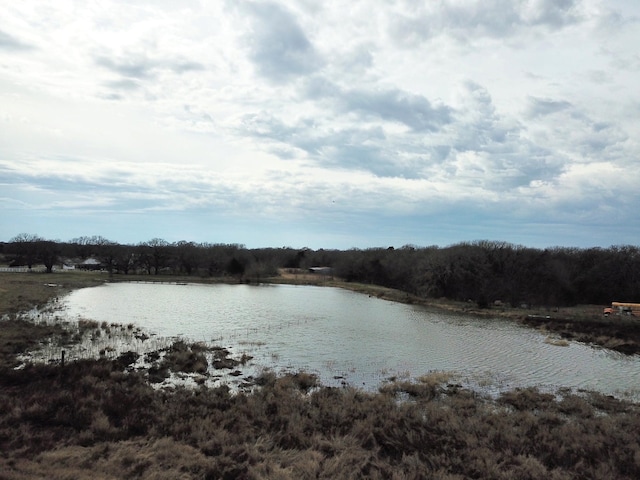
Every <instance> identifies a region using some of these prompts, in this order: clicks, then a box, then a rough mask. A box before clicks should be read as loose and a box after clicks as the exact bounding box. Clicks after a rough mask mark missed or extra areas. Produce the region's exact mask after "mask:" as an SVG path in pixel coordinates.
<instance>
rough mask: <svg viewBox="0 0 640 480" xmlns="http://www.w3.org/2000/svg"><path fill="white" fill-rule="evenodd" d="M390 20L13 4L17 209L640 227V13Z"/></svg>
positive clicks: (10, 161)
mask: <svg viewBox="0 0 640 480" xmlns="http://www.w3.org/2000/svg"><path fill="white" fill-rule="evenodd" d="M374 3H375V4H373V5H372V3H371V2H368V1H354V2H351V3H349V4H348V5H347V4H344V3H342V2H322V3H317V2H308V1H297V2H281V1H242V2H214V3H209V4H202V3H201V2H195V1H193V2H180V3H179V4H178V3H173V2H148V3H145V2H135V3H130V2H115V1H107V2H101V3H76V2H56V3H55V4H50V3H48V2H38V1H34V2H12V3H11V4H10V5H8V6H7V8H6V9H5V12H3V26H2V28H1V29H0V105H2V108H1V109H0V124H1V126H2V128H0V182H2V183H3V184H4V185H6V186H8V187H7V189H6V190H5V191H3V194H2V197H3V198H2V202H3V205H4V206H5V207H6V209H7V211H10V212H12V213H11V215H12V216H14V217H16V218H17V216H19V215H21V212H24V211H29V212H30V215H33V218H34V219H35V218H38V215H40V214H39V213H38V212H39V211H43V212H44V211H45V210H46V211H47V212H48V213H47V214H49V215H51V213H52V212H57V214H60V215H64V216H65V218H66V219H67V221H70V222H72V221H73V218H76V217H74V215H76V216H78V217H77V218H79V217H80V216H82V215H83V212H84V213H85V214H87V215H89V213H90V214H91V215H95V214H100V213H101V212H102V213H103V214H104V213H105V212H109V214H110V215H111V216H112V218H120V217H118V215H119V214H122V215H129V214H130V215H135V214H140V212H145V215H149V216H150V217H149V218H152V216H153V215H156V214H158V215H160V214H161V212H165V214H168V213H167V212H180V214H181V215H184V216H185V218H186V217H188V216H189V215H194V218H196V217H197V218H201V217H198V216H200V215H205V214H206V215H224V216H229V217H233V218H236V219H245V220H244V221H246V222H248V224H249V225H251V224H252V219H254V218H256V219H257V218H262V219H270V220H269V221H279V222H282V221H284V220H283V218H285V217H286V218H291V219H295V220H296V221H297V222H298V223H297V225H298V227H297V228H296V231H298V232H301V231H304V229H305V228H308V229H309V231H311V230H313V231H314V232H315V231H316V230H315V229H316V227H317V222H318V221H319V220H318V219H323V221H326V222H328V223H331V224H337V225H342V227H341V228H344V230H341V232H340V235H338V236H339V237H340V238H345V236H346V237H348V235H349V230H348V226H349V225H351V224H353V225H356V224H359V225H363V224H371V225H373V224H374V223H375V224H376V225H380V226H381V225H383V220H382V219H394V218H395V219H396V220H395V222H396V223H402V222H403V221H406V222H409V223H411V222H418V223H416V224H415V225H413V226H405V227H403V229H402V231H403V232H414V233H411V235H422V234H424V230H421V228H422V227H420V226H419V224H420V222H424V221H425V219H426V218H430V219H431V220H430V221H429V222H427V223H432V222H438V221H441V222H442V221H444V220H443V219H444V218H447V219H448V220H447V222H449V223H448V225H449V226H448V227H447V231H450V232H451V233H450V235H451V236H452V237H451V239H450V241H449V243H453V242H455V241H457V240H459V239H461V238H462V237H464V238H466V239H468V238H469V235H472V232H470V231H469V229H472V228H474V226H475V227H476V228H478V231H482V232H483V233H485V232H486V228H488V227H487V225H495V226H496V227H495V228H498V227H497V226H500V225H507V224H511V225H521V227H518V230H519V231H520V232H521V234H522V232H526V229H527V228H528V227H527V225H532V224H534V223H535V224H538V223H539V222H538V220H539V219H541V218H547V219H549V220H550V221H551V220H553V221H557V222H562V223H563V224H565V225H570V224H571V222H572V221H575V222H576V225H577V224H579V225H580V228H588V225H589V222H596V221H598V222H603V221H605V220H607V219H609V220H608V221H612V220H611V219H616V221H617V222H619V226H620V228H627V229H628V231H630V232H631V231H636V230H637V229H638V228H640V225H639V221H638V219H637V218H636V217H637V215H636V214H635V213H634V212H635V211H637V207H639V206H640V205H639V203H640V202H639V201H640V198H639V195H638V193H636V192H637V188H636V186H637V185H638V182H639V181H640V178H639V177H638V176H639V175H640V174H639V173H636V172H637V171H640V170H639V169H637V168H635V167H637V162H638V158H639V157H640V144H639V142H638V141H637V140H636V138H635V133H636V132H637V131H638V129H639V128H640V120H639V117H638V112H639V111H640V108H639V107H638V106H639V105H640V91H638V89H637V88H636V86H637V84H638V81H639V80H640V78H639V77H640V57H639V56H638V53H637V52H636V49H635V45H637V44H638V41H640V38H639V36H638V29H637V28H636V26H637V22H638V18H639V17H640V11H639V10H640V7H638V6H637V5H636V4H635V3H633V2H625V1H623V0H618V1H613V2H606V3H605V2H603V1H600V0H562V1H551V0H527V1H525V0H518V1H511V0H490V1H482V2H481V1H479V0H477V1H476V0H473V1H467V2H461V1H458V0H446V1H443V2H439V3H437V4H436V3H429V2H426V3H425V2H413V1H409V0H405V1H401V2H392V3H389V2H374ZM9 186H10V188H9ZM203 212H205V213H203ZM612 212H615V214H612ZM42 215H44V213H43V214H42ZM474 215H475V217H474ZM457 216H458V217H457ZM311 217H313V219H314V220H313V221H311V220H310V218H311ZM470 217H471V218H476V222H475V223H474V222H471V223H469V221H468V219H469V218H470ZM43 218H44V217H43ZM216 218H218V217H216ZM455 218H460V219H465V220H464V222H462V223H464V224H465V226H464V227H463V226H460V230H459V235H460V238H455V235H456V233H455V228H454V227H452V226H451V225H455ZM356 219H357V220H356ZM218 220H219V221H222V220H220V219H218ZM385 221H386V220H385ZM16 222H17V220H16ZM34 222H35V220H34ZM150 222H151V220H150ZM159 222H160V221H159ZM314 222H315V223H314ZM409 223H407V225H409ZM16 224H17V223H16ZM159 224H161V222H160V223H159ZM5 225H6V223H5ZM34 225H37V222H36V223H34ZM234 225H236V224H234ZM305 225H307V227H305ZM594 225H595V223H594ZM52 228H53V227H52ZM113 228H115V226H114V227H113ZM380 228H383V227H380ZM514 228H515V227H514ZM594 228H596V227H595V226H594ZM634 229H636V230H634ZM289 230H290V229H289ZM463 230H464V231H463ZM207 231H209V230H207ZM243 231H244V230H243ZM556 231H557V230H556ZM420 232H422V233H420ZM16 233H19V232H17V231H14V230H13V229H11V227H6V226H5V227H3V229H2V230H0V235H4V236H5V237H7V238H9V237H11V236H13V235H15V234H16ZM37 233H40V234H42V235H47V232H37ZM89 233H94V232H78V235H79V234H89ZM97 233H100V232H97ZM374 233H375V232H374ZM351 234H352V235H353V236H354V238H359V239H362V236H361V234H359V233H357V232H356V231H355V230H354V231H351ZM407 234H409V233H407ZM503 234H504V235H503ZM140 235H142V236H143V237H147V235H144V234H140ZM157 235H160V236H162V235H161V233H158V234H157ZM301 235H302V234H301ZM508 235H509V231H508V230H500V231H498V230H496V232H495V234H493V235H491V236H492V237H493V238H500V237H502V238H505V239H507V240H509V236H508ZM537 235H538V234H536V235H534V236H532V238H534V237H535V238H538V240H537V241H539V236H537ZM599 235H600V236H599V237H598V238H604V239H611V242H612V243H619V241H617V240H616V237H615V235H614V234H613V233H611V234H610V235H609V236H606V235H605V234H603V233H602V232H599ZM52 236H54V235H52ZM55 236H59V235H55ZM486 236H487V235H484V234H483V235H482V237H483V238H486ZM302 237H303V238H308V235H302ZM326 238H328V239H329V238H332V239H335V238H337V236H336V235H329V234H327V237H326ZM385 238H386V237H385ZM519 238H520V240H519V241H520V242H522V240H521V237H519ZM625 238H631V235H630V234H629V236H627V237H625ZM116 239H117V238H116ZM236 241H239V242H241V243H246V241H245V239H243V238H239V239H237V240H236ZM532 241H533V240H532ZM549 241H550V243H551V244H561V243H563V242H562V239H556V240H555V241H553V242H551V240H549ZM602 241H605V240H602ZM371 242H372V243H373V244H375V243H376V242H375V239H373V238H372V239H371ZM282 243H283V244H295V239H291V240H288V239H283V241H282ZM399 243H429V240H428V239H426V238H425V239H421V238H407V239H405V240H404V241H402V240H401V241H400V242H399ZM326 246H331V245H326Z"/></svg>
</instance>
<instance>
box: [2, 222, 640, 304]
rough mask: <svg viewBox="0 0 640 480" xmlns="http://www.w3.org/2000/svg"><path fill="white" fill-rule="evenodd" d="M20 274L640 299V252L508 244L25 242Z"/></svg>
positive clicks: (594, 300) (18, 244)
mask: <svg viewBox="0 0 640 480" xmlns="http://www.w3.org/2000/svg"><path fill="white" fill-rule="evenodd" d="M0 249H1V250H0V253H2V254H3V255H4V259H5V263H6V264H9V265H11V266H22V265H24V266H27V267H29V268H31V267H32V266H34V265H38V264H42V265H44V266H45V267H46V269H47V270H48V271H51V270H52V269H53V268H54V267H55V266H56V265H59V264H61V263H62V261H67V260H68V259H81V260H86V259H89V258H90V259H94V260H96V261H97V262H96V264H95V265H96V266H99V268H101V269H103V270H105V271H107V272H109V273H110V274H120V275H127V274H130V273H137V274H140V273H143V274H148V275H157V274H175V275H186V276H201V277H220V276H230V277H236V278H237V279H238V280H240V281H241V280H256V281H259V280H260V279H261V278H265V277H269V276H274V275H277V274H278V271H279V269H281V268H285V269H307V268H310V267H317V266H321V267H330V268H331V270H332V274H333V275H335V276H336V277H338V278H342V279H344V280H346V281H350V282H362V283H371V284H376V285H381V286H385V287H390V288H395V289H399V290H402V291H405V292H407V293H409V294H412V295H417V296H420V297H428V298H441V297H444V298H447V299H451V300H458V301H469V300H470V301H472V302H474V303H476V304H477V305H479V306H481V307H483V306H488V305H490V304H492V303H494V302H495V301H501V302H504V303H505V304H510V305H512V306H518V305H521V304H523V303H525V304H529V305H537V306H567V305H575V304H608V303H610V302H611V301H636V302H637V301H640V248H638V247H636V246H630V245H625V246H612V247H609V248H588V249H579V248H562V247H556V248H547V249H535V248H528V247H523V246H519V245H513V244H509V243H506V242H494V241H478V242H465V243H459V244H456V245H452V246H447V247H438V246H430V247H416V246H410V245H407V246H404V247H401V248H393V247H388V248H371V249H364V250H361V249H351V250H325V249H320V250H312V249H308V248H304V249H294V248H289V247H283V248H260V249H248V248H246V247H245V246H244V245H239V244H210V243H194V242H188V241H180V242H174V243H169V242H167V241H165V240H162V239H159V238H154V239H152V240H149V241H147V242H142V243H140V244H137V245H128V244H118V243H116V242H112V241H109V240H107V239H105V238H103V237H99V236H93V237H80V238H75V239H73V240H70V241H68V242H60V241H51V240H45V239H43V238H41V237H38V236H37V235H31V234H21V235H18V236H17V237H15V238H13V239H11V240H10V241H9V242H6V243H3V244H0Z"/></svg>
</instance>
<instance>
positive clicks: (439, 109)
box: [304, 78, 452, 132]
mask: <svg viewBox="0 0 640 480" xmlns="http://www.w3.org/2000/svg"><path fill="white" fill-rule="evenodd" d="M304 95H306V96H307V98H310V99H315V100H320V101H326V100H328V101H330V102H333V103H334V105H335V106H336V108H337V109H338V110H339V111H340V112H342V113H358V114H360V115H362V116H364V117H365V118H369V119H374V120H375V119H380V120H384V121H389V122H397V123H402V124H404V125H406V126H407V127H409V128H410V129H412V130H413V131H416V132H425V131H436V130H438V129H440V128H441V127H442V126H443V125H446V124H448V123H450V122H451V114H452V109H451V108H450V107H447V106H444V105H441V106H436V107H434V106H432V105H431V102H430V101H429V100H428V99H427V98H426V97H424V96H422V95H415V94H412V93H408V92H405V91H402V90H399V89H386V90H365V89H342V88H341V87H339V86H338V85H335V84H332V83H331V82H328V81H327V80H324V79H319V78H316V79H312V80H310V81H309V82H308V83H307V85H306V87H305V90H304Z"/></svg>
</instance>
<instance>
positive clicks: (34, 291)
mask: <svg viewBox="0 0 640 480" xmlns="http://www.w3.org/2000/svg"><path fill="white" fill-rule="evenodd" d="M136 281H138V282H145V283H147V282H148V283H173V284H187V283H197V284H219V283H226V284H237V283H247V281H241V280H240V279H237V278H229V277H221V278H218V277H212V278H208V277H206V278H205V277H187V276H174V275H158V276H155V275H152V276H150V275H115V276H108V275H107V274H104V273H91V272H64V273H53V274H46V273H0V316H1V315H2V314H9V315H15V314H17V313H19V312H21V311H26V310H29V309H30V308H32V307H33V306H37V305H44V304H46V303H47V302H49V301H50V300H51V299H55V298H56V297H60V296H63V295H65V294H68V293H70V292H71V291H72V290H75V289H79V288H86V287H92V286H98V285H101V284H105V283H111V282H136ZM253 281H254V283H267V284H290V285H315V286H330V287H337V288H343V289H346V290H350V291H354V292H357V293H361V294H365V295H369V296H371V297H376V298H380V299H383V300H388V301H392V302H399V303H405V304H412V305H420V306H423V307H427V308H433V309H437V310H441V311H446V312H451V313H460V314H464V315H470V316H479V317H499V318H504V319H506V320H511V321H515V322H518V323H520V324H523V325H526V326H528V327H531V328H536V329H538V330H540V331H543V332H550V333H552V334H556V335H559V336H561V337H562V338H563V339H566V340H569V341H579V342H582V343H586V344H591V345H595V346H599V347H603V348H607V349H611V350H614V351H617V352H620V353H623V354H625V355H635V354H639V353H640V318H636V317H621V316H617V315H614V316H610V317H604V316H603V315H602V308H603V307H602V306H597V305H582V306H576V307H562V308H555V309H550V308H527V309H524V308H513V307H508V306H505V305H500V306H490V307H488V308H478V307H477V306H476V305H475V304H473V303H470V302H456V301H453V300H448V299H435V298H423V297H419V296H416V295H411V294H409V293H406V292H403V291H400V290H394V289H391V288H386V287H381V286H378V285H371V284H361V283H354V282H346V281H343V280H340V279H336V278H333V277H327V276H322V275H317V274H306V275H292V274H286V273H285V272H282V273H281V275H279V276H277V277H265V278H259V279H254V280H253ZM249 283H250V282H249ZM16 287H17V288H16Z"/></svg>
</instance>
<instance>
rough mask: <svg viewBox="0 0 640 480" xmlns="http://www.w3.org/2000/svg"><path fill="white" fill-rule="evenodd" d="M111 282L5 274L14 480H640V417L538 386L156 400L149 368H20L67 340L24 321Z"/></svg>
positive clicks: (189, 350) (309, 388)
mask: <svg viewBox="0 0 640 480" xmlns="http://www.w3.org/2000/svg"><path fill="white" fill-rule="evenodd" d="M11 275H13V274H11ZM43 280H44V282H43ZM100 280H101V279H100V278H99V277H97V278H96V277H95V276H86V277H69V276H66V274H64V275H59V276H57V277H51V276H46V277H45V276H37V277H27V278H21V277H11V278H10V279H7V278H3V276H2V275H0V306H1V309H0V312H4V313H6V314H8V315H7V316H8V317H9V319H8V320H5V321H4V322H6V323H5V324H4V325H3V327H5V328H2V329H0V353H2V357H1V361H0V452H2V453H1V454H0V471H2V472H3V478H7V479H9V480H27V479H33V478H79V479H84V478H86V479H89V478H95V476H96V475H102V476H104V477H105V478H167V479H168V478H247V479H249V478H251V479H253V478H255V479H257V478H279V479H283V480H284V479H298V478H333V479H347V478H398V479H404V478H424V477H425V476H433V477H434V478H442V479H447V480H459V479H461V478H504V479H507V478H522V479H535V478H556V479H565V478H577V477H581V478H620V479H632V478H634V479H635V478H639V477H640V461H639V459H640V405H638V404H635V403H633V402H628V401H624V400H619V399H616V398H614V397H611V396H607V395H602V394H599V393H594V392H572V391H570V390H569V389H559V390H558V391H557V392H541V391H539V390H538V389H536V388H524V389H515V390H512V391H508V392H505V393H502V394H501V395H500V396H499V397H498V398H490V397H488V396H484V395H481V394H479V393H477V392H474V391H470V390H468V389H466V388H464V387H462V386H460V385H457V384H455V383H450V382H451V379H450V378H449V377H448V376H447V375H443V374H433V375H425V376H423V377H421V378H419V379H416V380H415V381H402V380H401V381H397V382H392V383H388V384H386V385H385V386H384V388H381V389H380V391H379V392H378V393H367V392H363V391H359V390H358V389H355V388H350V387H346V388H331V387H323V386H321V385H319V384H318V382H317V379H316V378H315V376H314V375H311V374H306V373H302V372H300V373H298V374H288V375H283V376H276V375H274V374H273V373H266V374H264V375H262V376H261V377H259V378H256V384H257V385H258V386H259V388H257V389H255V390H252V391H251V392H250V393H243V392H239V393H236V394H232V393H231V392H230V390H229V388H228V387H226V386H220V387H215V388H211V387H207V386H206V385H195V386H194V387H193V388H182V387H180V386H176V387H173V388H168V389H160V390H158V389H155V388H154V386H153V385H152V384H151V383H150V381H149V378H148V373H147V372H144V371H139V370H132V369H131V368H130V366H131V362H132V361H133V360H135V358H134V357H135V355H125V356H122V357H121V358H117V359H115V360H108V359H106V358H101V359H98V360H78V361H74V362H69V363H67V364H65V365H62V364H60V363H52V364H48V365H42V364H30V365H26V366H25V367H24V368H23V369H21V370H15V369H14V368H13V365H15V361H16V355H18V354H20V353H23V352H24V351H25V350H28V349H30V348H32V347H33V346H35V345H37V343H38V342H39V341H43V340H46V339H47V338H50V336H51V335H60V334H63V332H61V331H60V329H59V328H55V327H54V328H51V327H48V326H45V325H36V324H34V323H30V322H25V321H23V320H21V315H20V312H23V311H25V310H26V308H25V306H27V307H33V306H36V305H39V306H44V305H46V304H47V302H48V301H51V300H53V299H55V298H56V297H60V296H62V295H64V294H66V293H68V292H70V291H72V290H74V289H77V288H82V287H87V286H95V285H99V284H101V283H104V281H100ZM7 282H9V283H7ZM45 282H46V283H45ZM193 283H195V282H193ZM208 283H211V282H208ZM53 285H55V286H53ZM333 286H337V285H333ZM361 293H367V292H361ZM368 294H370V295H372V296H376V297H379V298H386V299H391V298H390V295H391V294H390V293H389V292H383V293H382V295H380V290H377V289H372V290H370V291H369V293H368ZM450 311H451V310H450ZM10 325H14V326H16V327H19V328H17V329H15V330H13V331H12V330H11V328H7V327H8V326H10ZM214 353H216V352H214ZM207 354H208V351H207V350H205V349H203V348H202V347H200V346H198V345H195V344H194V345H185V344H179V345H176V346H174V348H172V349H171V350H170V351H168V352H167V355H168V356H169V360H170V362H171V364H170V365H171V366H169V368H170V369H173V368H177V367H175V366H176V365H181V366H180V367H179V368H182V369H183V370H185V371H196V372H197V371H199V370H202V365H203V364H204V362H205V358H204V356H206V355H207ZM217 354H218V355H217V357H218V360H219V361H221V362H225V363H226V362H228V356H227V355H226V352H224V351H219V352H217ZM232 363H233V362H232ZM160 367H161V369H162V368H164V367H163V366H162V365H160ZM157 373H158V374H159V376H160V377H162V376H163V375H164V373H163V372H162V371H159V372H157Z"/></svg>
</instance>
